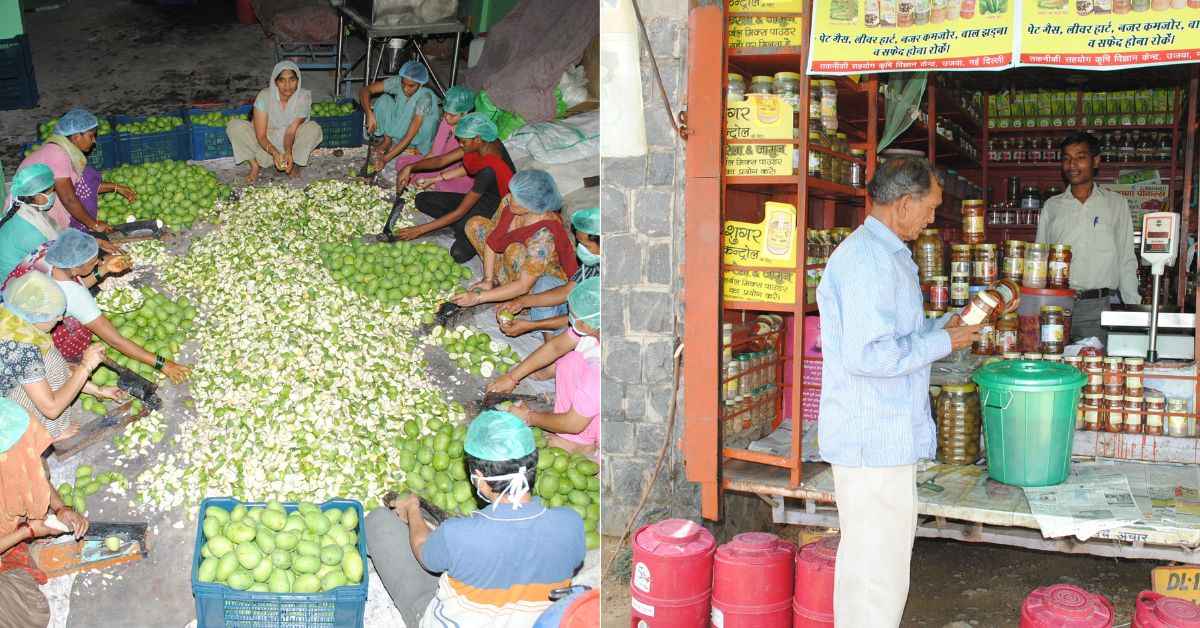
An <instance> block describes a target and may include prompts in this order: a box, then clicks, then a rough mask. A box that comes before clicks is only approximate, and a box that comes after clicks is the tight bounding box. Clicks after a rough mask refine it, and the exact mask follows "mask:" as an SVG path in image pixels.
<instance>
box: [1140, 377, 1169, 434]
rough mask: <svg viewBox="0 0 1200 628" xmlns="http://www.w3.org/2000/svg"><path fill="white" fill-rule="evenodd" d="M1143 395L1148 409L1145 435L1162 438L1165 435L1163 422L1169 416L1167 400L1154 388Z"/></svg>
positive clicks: (1148, 389)
mask: <svg viewBox="0 0 1200 628" xmlns="http://www.w3.org/2000/svg"><path fill="white" fill-rule="evenodd" d="M1145 390H1146V392H1145V394H1144V395H1143V399H1145V408H1146V421H1145V423H1146V427H1145V430H1144V431H1145V433H1147V434H1151V435H1154V436H1161V435H1162V433H1163V420H1164V418H1165V417H1166V414H1167V398H1166V396H1164V395H1163V394H1162V392H1160V391H1157V390H1154V389H1153V388H1147V389H1145Z"/></svg>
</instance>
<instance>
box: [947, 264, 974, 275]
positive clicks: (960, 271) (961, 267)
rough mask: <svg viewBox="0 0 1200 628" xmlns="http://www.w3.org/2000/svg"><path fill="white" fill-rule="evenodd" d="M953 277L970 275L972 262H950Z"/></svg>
mask: <svg viewBox="0 0 1200 628" xmlns="http://www.w3.org/2000/svg"><path fill="white" fill-rule="evenodd" d="M950 276H951V277H970V276H971V262H950Z"/></svg>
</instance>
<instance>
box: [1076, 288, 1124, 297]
mask: <svg viewBox="0 0 1200 628" xmlns="http://www.w3.org/2000/svg"><path fill="white" fill-rule="evenodd" d="M1116 293H1117V291H1116V290H1113V289H1112V288H1097V289H1096V290H1080V291H1079V292H1076V293H1075V298H1076V299H1103V298H1104V297H1108V296H1112V295H1114V294H1116Z"/></svg>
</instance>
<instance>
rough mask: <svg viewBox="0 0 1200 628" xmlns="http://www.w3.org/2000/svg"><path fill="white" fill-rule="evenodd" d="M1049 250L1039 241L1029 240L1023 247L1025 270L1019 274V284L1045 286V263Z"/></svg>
mask: <svg viewBox="0 0 1200 628" xmlns="http://www.w3.org/2000/svg"><path fill="white" fill-rule="evenodd" d="M1049 258H1050V251H1049V249H1048V248H1047V247H1046V245H1045V244H1042V243H1041V242H1030V243H1029V246H1027V247H1025V272H1024V274H1022V275H1021V285H1023V286H1025V287H1026V288H1045V287H1046V270H1047V269H1046V264H1047V262H1048V261H1049Z"/></svg>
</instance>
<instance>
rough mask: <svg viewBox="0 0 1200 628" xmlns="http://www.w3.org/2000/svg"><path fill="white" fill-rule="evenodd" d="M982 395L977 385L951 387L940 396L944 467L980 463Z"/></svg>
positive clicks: (940, 454)
mask: <svg viewBox="0 0 1200 628" xmlns="http://www.w3.org/2000/svg"><path fill="white" fill-rule="evenodd" d="M980 416H981V415H980V412H979V393H978V391H977V390H976V389H975V385H974V384H970V383H967V384H947V385H945V386H942V389H941V392H940V393H939V394H938V396H937V405H936V407H935V411H934V417H935V418H936V420H937V425H938V430H937V436H938V450H937V459H938V460H939V461H940V462H942V463H944V464H958V465H964V464H974V463H975V461H976V460H978V459H979V433H980V426H981V421H980Z"/></svg>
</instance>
